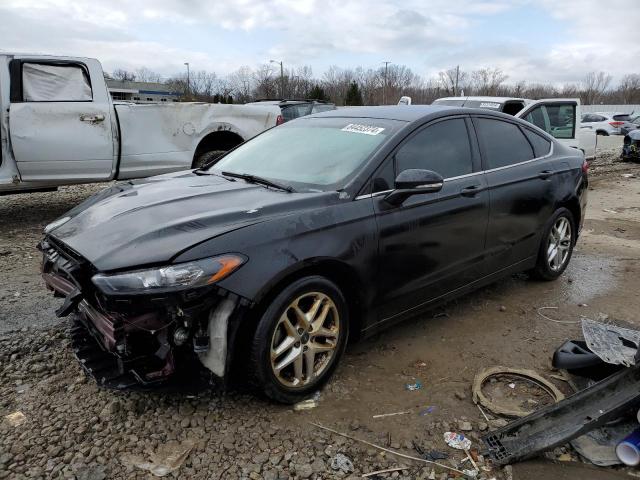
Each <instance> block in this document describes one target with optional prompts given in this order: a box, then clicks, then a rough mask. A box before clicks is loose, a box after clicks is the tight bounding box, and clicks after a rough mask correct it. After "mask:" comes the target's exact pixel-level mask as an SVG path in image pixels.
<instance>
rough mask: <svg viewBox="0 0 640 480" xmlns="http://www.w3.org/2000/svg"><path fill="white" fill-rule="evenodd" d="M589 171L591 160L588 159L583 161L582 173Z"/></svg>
mask: <svg viewBox="0 0 640 480" xmlns="http://www.w3.org/2000/svg"><path fill="white" fill-rule="evenodd" d="M588 171H589V162H587V161H586V160H585V161H583V162H582V173H587V172H588Z"/></svg>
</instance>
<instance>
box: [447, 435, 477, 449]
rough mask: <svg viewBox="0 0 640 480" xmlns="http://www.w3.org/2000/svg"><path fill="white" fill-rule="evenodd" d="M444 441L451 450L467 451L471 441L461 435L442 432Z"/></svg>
mask: <svg viewBox="0 0 640 480" xmlns="http://www.w3.org/2000/svg"><path fill="white" fill-rule="evenodd" d="M444 441H445V442H446V444H447V445H449V446H450V447H451V448H455V449H457V450H469V449H470V448H471V440H469V439H468V438H467V437H465V436H464V435H463V434H462V433H455V432H444Z"/></svg>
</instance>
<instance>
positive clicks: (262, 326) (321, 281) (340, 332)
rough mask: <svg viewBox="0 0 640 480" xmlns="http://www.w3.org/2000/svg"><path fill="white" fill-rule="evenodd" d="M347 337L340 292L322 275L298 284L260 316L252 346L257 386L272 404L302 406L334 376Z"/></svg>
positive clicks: (346, 324) (346, 318)
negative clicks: (305, 400) (302, 401)
mask: <svg viewBox="0 0 640 480" xmlns="http://www.w3.org/2000/svg"><path fill="white" fill-rule="evenodd" d="M348 336H349V311H348V308H347V304H346V301H345V298H344V296H343V295H342V292H341V291H340V289H339V288H338V287H337V286H336V285H335V284H334V283H333V282H331V281H329V280H327V279H326V278H324V277H321V276H309V277H304V278H301V279H299V280H296V281H294V282H293V283H291V284H290V285H289V286H287V287H286V288H285V289H284V290H283V291H282V292H280V293H279V294H278V295H277V296H276V297H275V298H274V299H273V300H272V301H271V303H270V305H269V306H268V307H267V309H266V311H265V312H264V314H263V315H262V317H261V318H260V321H259V323H258V327H257V328H256V331H255V334H254V337H253V342H252V345H251V357H250V365H249V371H250V372H252V376H253V378H252V383H253V384H254V385H255V386H257V387H258V388H259V389H261V390H262V391H263V392H264V394H265V395H267V396H268V397H269V398H271V399H273V400H276V401H278V402H282V403H289V404H291V403H296V402H299V401H300V400H303V399H305V398H307V397H308V396H309V395H310V394H312V393H313V392H315V391H316V390H318V389H319V388H320V387H321V386H322V385H324V384H325V383H326V382H327V380H328V379H329V378H330V377H331V375H332V373H333V371H334V370H335V368H336V366H337V365H338V361H339V360H340V358H341V357H342V355H343V353H344V350H345V347H346V345H347V338H348Z"/></svg>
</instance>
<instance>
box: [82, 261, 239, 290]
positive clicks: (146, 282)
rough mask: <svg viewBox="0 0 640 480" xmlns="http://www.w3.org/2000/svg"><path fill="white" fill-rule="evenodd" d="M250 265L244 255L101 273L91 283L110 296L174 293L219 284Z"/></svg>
mask: <svg viewBox="0 0 640 480" xmlns="http://www.w3.org/2000/svg"><path fill="white" fill-rule="evenodd" d="M246 261H247V257H245V256H244V255H239V254H226V255H220V256H217V257H212V258H205V259H202V260H196V261H194V262H187V263H180V264H177V265H168V266H166V267H160V268H152V269H148V270H134V271H131V272H123V273H114V274H111V275H109V274H103V273H98V274H97V275H94V276H93V277H92V278H91V281H92V282H93V283H94V285H95V286H96V287H98V288H99V289H100V290H102V291H103V292H104V293H107V294H127V293H158V292H170V291H175V290H184V289H188V288H194V287H203V286H206V285H211V284H213V283H216V282H218V281H220V280H222V279H223V278H225V277H227V276H229V275H231V273H233V272H234V271H235V270H237V269H238V268H239V267H240V266H241V265H242V264H243V263H244V262H246Z"/></svg>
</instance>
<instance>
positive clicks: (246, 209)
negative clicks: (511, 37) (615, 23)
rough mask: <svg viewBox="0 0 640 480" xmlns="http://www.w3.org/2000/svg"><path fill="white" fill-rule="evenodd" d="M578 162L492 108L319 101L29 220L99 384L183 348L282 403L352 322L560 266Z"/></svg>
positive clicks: (186, 362) (582, 202)
mask: <svg viewBox="0 0 640 480" xmlns="http://www.w3.org/2000/svg"><path fill="white" fill-rule="evenodd" d="M587 169H588V164H587V162H586V160H585V159H584V156H583V155H582V153H581V152H578V151H577V150H575V149H574V148H569V147H567V146H565V145H563V144H562V143H560V142H559V141H558V140H556V139H554V138H553V137H552V136H551V135H549V134H547V133H545V132H544V131H541V130H540V129H538V128H535V127H533V126H532V125H531V124H530V123H528V122H525V121H523V120H521V119H518V118H515V117H513V116H509V115H504V114H502V113H498V112H491V111H487V110H480V109H468V108H452V107H437V106H413V107H405V106H389V107H354V108H349V109H340V110H334V111H329V112H324V113H319V114H317V115H312V116H309V117H303V118H299V119H297V120H294V121H291V122H287V123H286V124H284V125H282V126H280V127H278V128H273V129H270V130H268V131H267V132H265V133H263V134H261V135H259V136H257V137H256V138H254V139H252V140H250V141H248V142H246V143H244V144H242V145H240V146H239V147H237V148H236V149H234V150H233V151H232V152H229V153H227V154H226V155H225V156H223V157H221V158H219V159H217V160H216V161H215V163H214V164H212V165H210V166H208V167H207V168H204V169H197V170H193V171H185V172H179V173H173V174H167V175H164V176H159V177H153V178H149V179H146V180H139V181H135V182H128V183H123V184H119V185H116V186H114V187H112V188H111V189H108V190H105V191H104V192H102V193H99V194H97V195H95V196H93V197H91V198H89V199H88V200H86V201H85V202H84V203H83V204H80V205H79V206H77V207H76V208H74V209H73V210H71V211H70V212H68V213H66V214H64V215H63V216H62V217H61V218H60V219H58V220H56V221H54V222H53V223H51V224H50V225H49V226H47V227H46V229H45V232H46V233H45V237H44V239H43V241H42V242H41V244H40V248H41V250H42V252H43V264H42V265H43V266H42V271H43V277H44V280H45V282H46V284H47V286H48V287H49V288H50V289H52V290H54V291H55V292H56V293H57V294H59V295H64V296H65V297H66V299H65V302H64V304H63V305H62V307H61V308H60V309H59V310H58V313H59V315H60V316H65V315H68V314H71V313H72V312H73V315H74V319H75V320H74V321H75V322H77V323H76V326H75V327H74V328H73V329H72V330H71V332H72V336H73V342H74V345H75V351H76V355H77V356H78V357H79V359H80V360H81V361H82V364H83V366H84V368H85V369H86V370H87V371H89V372H91V374H92V375H94V376H95V377H96V379H97V380H98V382H99V383H101V384H103V385H109V386H113V387H122V386H128V385H136V384H139V383H143V384H146V385H147V386H152V385H153V384H158V383H162V382H165V381H169V380H170V379H171V378H180V377H181V376H183V375H187V374H188V372H190V371H193V370H194V369H195V368H196V366H197V365H198V361H197V360H195V358H199V360H200V362H201V364H202V365H204V367H206V369H208V370H206V371H208V372H209V373H210V374H211V373H213V374H214V375H216V376H218V377H226V376H228V374H229V372H230V371H232V370H234V369H237V368H240V367H241V368H240V369H239V370H235V371H238V372H239V373H241V374H243V375H244V377H240V378H245V379H246V380H248V381H250V382H252V383H253V384H254V385H256V386H257V387H259V388H260V389H261V390H262V391H263V392H264V393H265V394H266V395H268V396H269V397H271V398H272V399H275V400H277V401H280V402H286V403H291V402H296V401H299V400H300V399H302V398H305V397H307V396H308V395H310V394H311V393H313V392H315V391H317V389H318V388H319V387H320V386H321V385H322V384H323V383H324V382H326V381H327V380H328V378H329V377H330V375H331V374H332V372H333V371H334V369H335V368H336V366H337V364H338V362H339V360H340V358H341V356H342V354H343V352H344V350H345V345H346V344H347V341H348V340H349V338H357V337H359V336H364V335H370V334H374V333H375V332H379V331H380V330H381V329H383V328H385V327H389V326H391V325H393V324H394V323H396V322H397V321H399V320H402V319H405V318H408V317H411V316H414V315H415V314H416V313H418V312H420V311H422V310H425V309H429V308H433V307H434V306H435V305H437V304H438V303H441V302H443V301H446V300H448V299H451V298H454V297H456V296H459V295H463V294H465V293H467V292H469V291H471V290H473V289H476V288H478V287H481V286H483V285H487V284H489V283H491V282H494V281H495V280H497V279H499V278H501V277H503V276H505V275H510V274H512V273H515V272H520V271H529V272H531V274H532V275H533V276H535V277H536V278H539V279H542V280H555V279H557V278H558V277H559V276H560V275H562V273H563V272H564V270H565V269H566V268H567V265H568V264H569V261H570V259H571V254H572V250H573V247H574V245H575V243H576V240H577V237H578V234H579V232H580V228H581V226H582V224H583V220H584V213H585V208H586V196H587V187H588V184H587V183H588V179H587ZM191 359H194V360H195V361H194V362H191ZM198 368H200V367H198Z"/></svg>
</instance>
